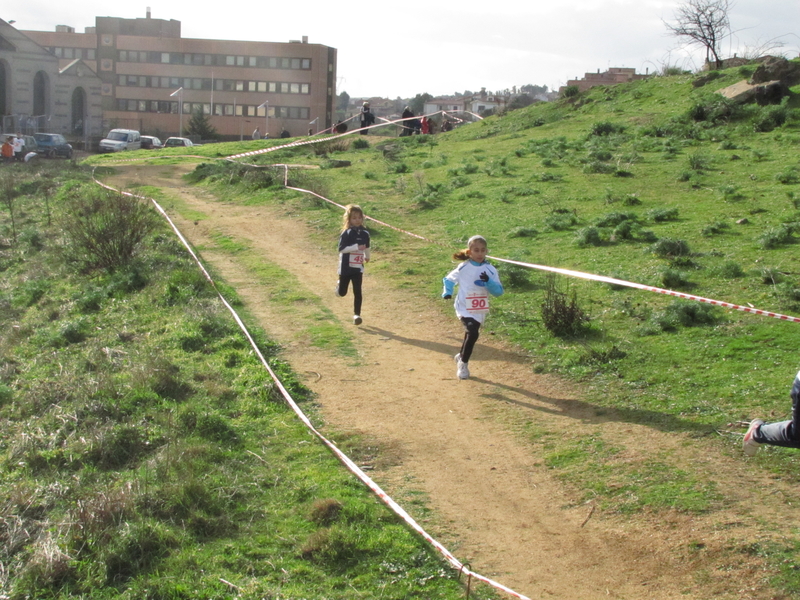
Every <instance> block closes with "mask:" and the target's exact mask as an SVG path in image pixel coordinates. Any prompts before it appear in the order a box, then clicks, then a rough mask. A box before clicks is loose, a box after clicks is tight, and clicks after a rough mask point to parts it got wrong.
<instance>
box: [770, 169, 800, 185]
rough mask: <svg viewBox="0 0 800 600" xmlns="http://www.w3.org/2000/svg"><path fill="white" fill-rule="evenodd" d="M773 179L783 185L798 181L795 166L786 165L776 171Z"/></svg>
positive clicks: (799, 176)
mask: <svg viewBox="0 0 800 600" xmlns="http://www.w3.org/2000/svg"><path fill="white" fill-rule="evenodd" d="M775 181H777V182H778V183H783V184H785V185H791V184H794V183H800V175H798V172H797V167H787V168H786V169H784V170H783V171H782V172H780V173H776V174H775Z"/></svg>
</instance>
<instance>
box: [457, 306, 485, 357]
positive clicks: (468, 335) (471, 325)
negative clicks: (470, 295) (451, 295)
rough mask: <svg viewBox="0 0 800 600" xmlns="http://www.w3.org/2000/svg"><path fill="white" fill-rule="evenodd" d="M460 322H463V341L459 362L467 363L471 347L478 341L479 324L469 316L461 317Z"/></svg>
mask: <svg viewBox="0 0 800 600" xmlns="http://www.w3.org/2000/svg"><path fill="white" fill-rule="evenodd" d="M461 322H462V323H463V324H464V341H463V343H462V344H461V362H463V363H468V362H469V357H470V356H472V349H473V348H474V347H475V342H477V341H478V336H479V335H480V329H481V324H480V323H479V322H478V321H476V320H475V319H472V318H470V317H461Z"/></svg>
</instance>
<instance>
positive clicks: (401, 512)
mask: <svg viewBox="0 0 800 600" xmlns="http://www.w3.org/2000/svg"><path fill="white" fill-rule="evenodd" d="M95 183H97V184H98V185H100V186H101V187H103V188H105V189H107V190H110V191H113V192H116V193H121V194H124V195H126V196H131V197H133V198H138V199H140V200H144V201H149V202H150V203H152V205H153V206H154V208H155V209H156V210H157V211H158V212H159V214H161V216H162V217H163V218H164V219H165V220H166V221H167V223H168V224H169V226H170V227H171V228H172V231H173V232H174V233H175V235H176V236H177V237H178V239H179V240H180V242H181V244H183V246H184V248H186V250H187V252H189V254H190V255H191V257H192V259H193V260H194V261H195V263H196V264H197V266H198V268H199V269H200V271H201V272H202V273H203V276H204V277H205V278H206V280H208V282H209V283H210V284H211V286H212V287H213V288H214V291H216V292H217V296H218V297H219V299H220V301H221V302H222V304H223V305H224V306H225V308H226V309H227V310H228V312H230V313H231V316H232V317H233V319H234V320H235V321H236V324H237V325H238V326H239V329H240V330H241V331H242V333H243V334H244V336H245V337H246V338H247V341H248V342H249V343H250V347H251V348H252V349H253V352H254V353H255V354H256V356H257V357H258V360H259V361H260V362H261V364H262V366H263V367H264V368H265V369H266V371H267V372H268V373H269V375H270V377H271V378H272V380H273V382H274V383H275V385H276V387H277V388H278V390H279V391H280V393H281V396H283V398H284V400H285V401H286V403H287V404H288V405H289V407H290V408H291V409H292V411H293V412H294V413H295V415H297V417H298V418H299V419H300V420H301V421H302V423H303V424H304V425H305V426H306V428H308V429H309V430H310V431H311V432H312V433H313V434H314V435H315V436H316V437H317V438H318V439H319V440H320V441H321V442H322V443H323V444H325V446H327V447H328V449H330V451H331V452H333V454H334V456H336V457H337V458H338V459H339V461H340V462H341V463H342V464H343V465H344V466H345V467H347V469H348V470H349V471H350V472H352V473H353V474H354V475H355V476H356V477H357V478H358V479H359V480H360V481H361V482H362V483H364V485H366V486H367V487H368V488H369V489H370V490H371V491H372V492H373V493H374V494H375V495H376V496H377V497H378V498H380V499H381V501H382V502H383V503H384V504H386V505H387V506H388V507H389V508H390V509H391V510H392V511H393V512H394V513H395V514H396V515H398V516H399V517H400V518H401V519H403V521H404V522H405V523H406V524H407V525H408V526H409V527H411V528H412V529H413V530H414V531H416V532H417V534H419V535H420V536H421V537H422V538H423V539H424V540H425V541H427V542H428V543H429V544H430V545H431V546H433V548H434V549H436V550H437V551H438V552H439V554H441V555H442V556H443V557H444V559H445V560H446V561H447V562H448V563H449V564H450V565H451V566H452V567H453V568H454V569H456V570H458V571H460V572H463V573H465V574H467V576H471V577H474V578H475V579H478V580H480V581H483V582H484V583H486V584H487V585H490V586H491V587H494V588H495V589H497V590H500V591H503V592H505V593H507V594H509V595H510V596H513V597H515V598H519V600H530V598H528V597H527V596H524V595H522V594H520V593H518V592H515V591H514V590H512V589H511V588H509V587H507V586H505V585H503V584H501V583H499V582H497V581H494V580H492V579H490V578H488V577H485V576H484V575H480V574H479V573H475V572H474V571H472V570H471V569H468V568H466V567H465V565H464V564H463V563H461V561H459V560H458V559H457V558H456V557H455V555H453V553H452V552H450V551H449V550H448V549H447V548H446V547H445V546H444V545H442V544H441V543H440V542H439V541H438V540H436V539H435V538H434V537H433V536H431V535H430V534H429V533H428V532H427V531H425V530H424V529H423V528H422V526H421V525H420V524H419V523H417V521H416V520H414V518H413V517H412V516H411V515H409V514H408V513H407V512H406V511H405V509H403V507H402V506H400V505H399V504H398V503H397V502H395V500H394V499H393V498H392V497H391V496H389V494H387V493H386V492H385V491H384V490H383V489H382V488H381V487H380V486H379V485H378V484H377V483H375V481H373V480H372V478H371V477H370V476H369V475H367V474H366V473H365V472H364V471H363V470H362V469H361V468H360V467H359V466H358V465H357V464H356V463H354V462H353V461H352V460H351V459H350V457H349V456H347V455H346V454H345V453H344V452H342V451H341V450H339V448H338V447H337V446H336V444H334V443H333V442H331V441H330V440H328V439H327V438H326V437H325V436H324V435H322V433H321V432H319V431H318V430H317V429H316V428H315V427H314V425H313V424H312V423H311V420H310V419H309V418H308V417H307V416H306V414H305V413H304V412H303V410H302V409H301V408H300V406H299V405H298V404H297V402H296V401H295V400H294V398H293V397H292V395H291V394H290V393H289V391H288V390H287V389H286V387H285V386H284V385H283V383H282V382H281V380H280V378H278V376H277V374H276V373H275V371H273V370H272V367H270V365H269V363H268V362H267V359H266V358H265V357H264V355H263V354H262V352H261V350H260V348H259V347H258V345H257V344H256V342H255V340H254V339H253V337H252V335H251V334H250V331H249V330H248V329H247V326H246V325H245V324H244V321H242V319H241V317H240V316H239V313H237V312H236V309H234V308H233V306H231V305H230V304H229V303H228V301H227V300H226V299H225V297H224V296H223V295H222V292H220V290H219V288H217V285H216V283H215V282H214V279H213V278H212V277H211V275H210V274H209V272H208V270H207V269H206V268H205V266H204V265H203V263H202V261H201V260H200V258H199V257H198V256H197V254H196V253H195V252H194V250H193V249H192V247H191V245H190V244H189V242H188V240H187V239H186V238H185V237H184V236H183V234H182V233H181V231H180V229H178V227H177V225H175V223H174V222H173V221H172V219H171V218H170V217H169V215H168V214H167V213H166V211H165V210H164V209H163V208H162V207H161V205H160V204H159V203H158V202H157V201H156V200H155V199H154V198H147V197H145V196H140V195H137V194H132V193H130V192H122V191H120V190H116V189H114V188H113V187H111V186H108V185H106V184H104V183H102V182H100V181H98V180H97V179H95Z"/></svg>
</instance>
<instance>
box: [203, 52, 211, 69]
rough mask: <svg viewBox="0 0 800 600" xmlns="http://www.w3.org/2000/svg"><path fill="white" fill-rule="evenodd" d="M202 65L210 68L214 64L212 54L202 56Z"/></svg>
mask: <svg viewBox="0 0 800 600" xmlns="http://www.w3.org/2000/svg"><path fill="white" fill-rule="evenodd" d="M203 64H204V65H205V66H207V67H210V66H211V65H213V64H214V55H213V54H205V55H203Z"/></svg>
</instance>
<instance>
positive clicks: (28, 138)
mask: <svg viewBox="0 0 800 600" xmlns="http://www.w3.org/2000/svg"><path fill="white" fill-rule="evenodd" d="M22 140H23V141H24V142H25V146H24V149H25V150H24V151H25V154H27V153H28V152H38V151H39V144H37V143H36V138H35V137H33V136H32V135H23V136H22Z"/></svg>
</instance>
